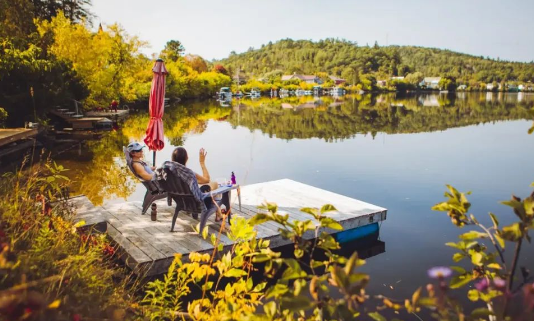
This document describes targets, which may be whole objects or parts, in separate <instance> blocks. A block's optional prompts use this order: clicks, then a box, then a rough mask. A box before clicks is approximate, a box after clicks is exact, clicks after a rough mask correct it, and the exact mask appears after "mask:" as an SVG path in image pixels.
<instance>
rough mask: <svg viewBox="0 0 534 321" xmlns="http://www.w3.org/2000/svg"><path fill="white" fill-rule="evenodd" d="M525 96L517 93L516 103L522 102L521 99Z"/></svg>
mask: <svg viewBox="0 0 534 321" xmlns="http://www.w3.org/2000/svg"><path fill="white" fill-rule="evenodd" d="M524 95H525V94H523V93H522V92H518V93H517V102H518V103H520V102H522V101H523V97H524Z"/></svg>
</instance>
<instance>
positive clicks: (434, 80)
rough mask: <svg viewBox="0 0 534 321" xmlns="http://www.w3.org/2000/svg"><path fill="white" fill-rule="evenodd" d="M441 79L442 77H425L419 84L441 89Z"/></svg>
mask: <svg viewBox="0 0 534 321" xmlns="http://www.w3.org/2000/svg"><path fill="white" fill-rule="evenodd" d="M440 80H441V77H425V78H424V79H423V81H421V82H420V83H419V86H420V87H424V88H428V89H439V81H440Z"/></svg>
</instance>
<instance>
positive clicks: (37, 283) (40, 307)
mask: <svg viewBox="0 0 534 321" xmlns="http://www.w3.org/2000/svg"><path fill="white" fill-rule="evenodd" d="M64 171H65V169H64V168H63V167H61V166H57V165H56V164H54V163H52V162H45V163H44V164H38V165H34V166H32V167H29V168H27V169H25V170H22V169H21V170H20V171H17V172H15V173H10V174H6V175H4V177H3V178H2V183H1V185H0V195H2V197H1V198H0V244H1V246H0V275H1V276H2V277H1V278H0V289H1V290H0V319H2V320H17V319H43V320H56V319H69V320H76V319H78V320H79V319H84V318H87V317H93V318H101V317H106V311H107V312H108V313H109V314H114V315H115V316H120V315H122V316H124V315H125V311H126V310H125V309H124V308H125V307H126V305H127V303H126V301H125V299H126V298H127V296H126V294H127V293H126V291H125V285H124V284H125V282H126V280H127V279H128V278H126V277H124V276H123V275H120V273H121V270H119V269H118V268H116V267H115V266H114V265H113V260H112V256H113V254H114V249H113V247H111V246H110V245H109V244H108V242H107V240H106V237H105V235H86V234H81V233H79V232H78V230H77V229H76V227H77V226H76V225H74V224H73V223H72V216H73V209H72V208H71V207H70V206H69V204H68V203H67V202H66V195H65V187H66V186H67V184H68V179H67V178H66V177H65V176H63V175H62V174H63V172H64ZM117 276H121V278H122V279H124V281H123V282H120V283H117V282H116V281H114V278H115V277H117Z"/></svg>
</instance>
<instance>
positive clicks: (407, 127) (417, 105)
mask: <svg viewBox="0 0 534 321" xmlns="http://www.w3.org/2000/svg"><path fill="white" fill-rule="evenodd" d="M321 100H322V106H327V108H299V105H297V104H296V103H294V104H289V103H287V102H286V101H271V102H270V103H268V102H263V103H262V104H259V106H258V107H255V106H253V104H251V105H249V106H247V107H245V108H243V107H241V108H240V113H239V115H238V114H237V113H233V114H232V115H231V117H230V118H229V119H228V121H229V122H230V123H231V124H232V125H234V126H236V125H242V126H245V127H248V128H249V129H251V130H256V129H259V130H261V131H263V132H264V133H266V134H269V136H276V137H278V138H282V139H292V138H321V139H324V140H326V141H333V140H337V139H347V138H351V137H353V136H354V135H355V134H357V133H362V134H367V133H371V134H372V135H373V136H374V135H375V134H376V133H377V132H385V133H388V134H397V133H418V132H428V131H436V130H445V129H447V128H452V127H462V126H468V125H472V124H479V123H485V122H490V121H497V120H514V119H528V118H529V114H528V110H529V109H530V108H532V107H533V106H534V97H531V99H528V100H523V101H520V102H519V101H517V100H516V101H515V102H513V101H512V102H510V100H506V99H495V100H488V99H487V97H486V95H478V94H472V95H464V96H462V97H460V98H457V97H456V96H454V95H423V96H421V95H419V96H407V97H395V95H380V96H370V95H366V96H349V97H344V98H343V100H342V101H341V100H337V101H336V102H338V103H337V104H335V103H333V102H332V98H330V97H325V98H321ZM299 102H300V101H299ZM299 102H297V103H299ZM339 102H340V103H339ZM245 104H246V103H245ZM255 104H256V105H258V103H255Z"/></svg>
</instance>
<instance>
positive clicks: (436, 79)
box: [423, 77, 441, 82]
mask: <svg viewBox="0 0 534 321" xmlns="http://www.w3.org/2000/svg"><path fill="white" fill-rule="evenodd" d="M440 80H441V77H425V78H424V79H423V81H424V82H439V81H440Z"/></svg>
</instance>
